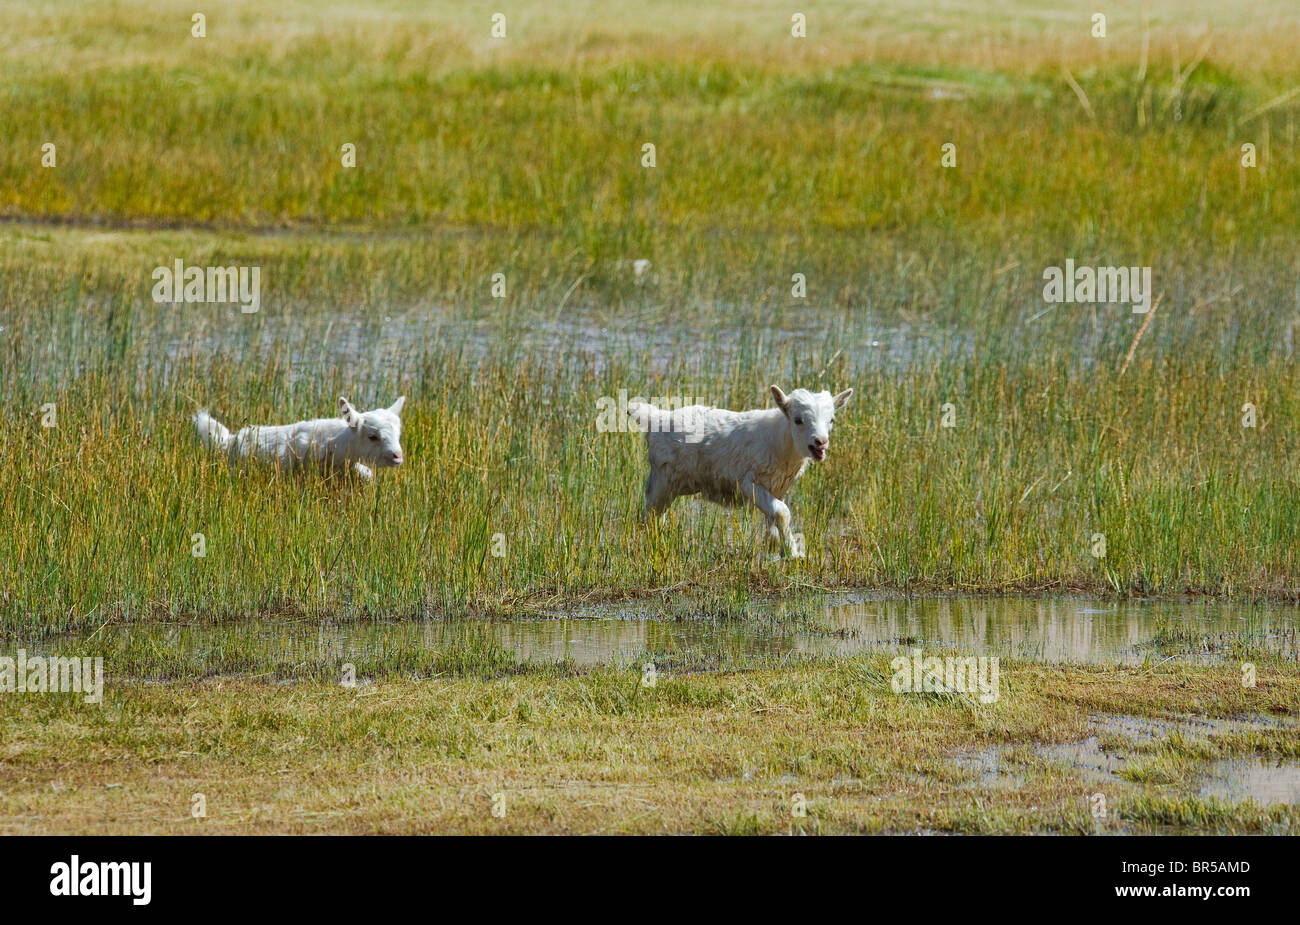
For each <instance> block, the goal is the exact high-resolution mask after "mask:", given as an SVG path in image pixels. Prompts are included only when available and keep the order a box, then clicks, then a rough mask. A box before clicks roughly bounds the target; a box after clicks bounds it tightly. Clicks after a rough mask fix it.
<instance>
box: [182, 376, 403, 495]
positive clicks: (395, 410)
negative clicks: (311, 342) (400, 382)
mask: <svg viewBox="0 0 1300 925" xmlns="http://www.w3.org/2000/svg"><path fill="white" fill-rule="evenodd" d="M405 402H406V396H405V395H403V396H402V397H401V398H399V399H397V401H395V402H393V404H392V405H391V406H390V407H388V408H381V409H379V410H377V411H366V412H364V413H362V412H360V411H357V409H356V408H354V407H352V405H351V404H350V403H349V402H348V400H347V399H346V398H339V416H338V417H336V418H316V419H315V420H311V421H299V422H298V423H296V424H280V425H268V426H254V427H245V428H243V429H241V430H240V431H239V433H237V434H231V432H230V431H229V430H227V429H226V427H225V426H224V425H223V424H222V423H221V422H220V421H218V420H216V419H215V418H213V417H212V416H211V415H209V414H208V412H207V411H206V410H200V411H199V412H198V413H197V414H195V415H194V429H195V430H196V431H198V434H199V439H200V440H202V441H203V443H204V445H205V446H207V447H208V448H209V449H213V450H217V451H220V452H222V453H227V454H229V455H230V456H231V458H232V459H234V458H239V459H244V458H248V457H252V458H255V459H261V460H265V461H267V462H274V463H276V464H277V465H279V466H283V467H284V468H286V469H293V468H299V467H306V466H317V467H320V468H323V469H333V470H335V471H337V472H346V471H347V470H348V469H349V468H351V469H353V470H354V471H355V472H356V473H357V475H359V476H361V477H362V478H365V479H369V478H371V477H372V476H373V475H374V473H373V472H372V471H371V470H370V466H380V467H387V466H400V465H401V464H402V462H403V460H404V459H405V457H404V455H403V453H402V417H401V414H402V405H403V404H404V403H405ZM366 463H369V464H370V466H367V465H366Z"/></svg>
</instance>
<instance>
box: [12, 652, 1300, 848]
mask: <svg viewBox="0 0 1300 925" xmlns="http://www.w3.org/2000/svg"><path fill="white" fill-rule="evenodd" d="M457 674H458V673H457V672H455V671H453V672H449V673H448V674H447V675H446V676H444V677H442V678H439V679H437V680H432V681H428V680H426V681H418V682H417V681H405V680H393V681H388V682H382V683H377V684H373V685H369V684H363V685H361V686H359V687H357V688H352V689H347V688H343V687H341V686H339V685H338V684H333V685H330V684H324V683H301V684H291V685H289V686H282V687H272V688H270V692H268V688H267V685H266V684H264V683H261V682H258V681H256V680H224V681H212V682H203V683H196V684H175V685H145V684H126V685H121V686H118V687H115V688H114V689H113V690H112V692H111V697H109V698H107V699H106V703H105V706H104V707H103V708H102V709H96V708H89V709H88V708H87V707H86V706H85V705H84V704H82V703H80V701H79V698H74V697H26V698H15V697H9V698H3V699H0V718H2V719H3V720H4V722H5V726H6V729H9V730H11V734H10V735H9V737H8V739H7V741H6V743H5V745H4V746H3V752H0V755H3V761H0V831H2V832H4V833H6V834H16V833H61V832H74V831H79V832H89V833H96V834H112V833H123V832H148V833H173V834H186V833H190V834H198V833H212V834H215V833H226V834H231V833H272V832H346V833H372V832H374V833H408V834H410V833H435V832H436V833H448V832H463V833H477V834H487V833H498V832H505V833H516V834H521V833H557V832H563V833H573V834H589V833H609V834H614V833H618V834H630V833H689V832H696V833H707V834H791V833H808V834H835V833H880V832H918V831H923V832H951V833H1018V832H1019V833H1024V832H1050V833H1061V834H1086V833H1102V834H1105V833H1159V832H1169V831H1182V832H1198V831H1199V832H1229V833H1232V832H1237V833H1273V834H1277V833H1284V832H1287V831H1291V832H1294V831H1295V826H1296V825H1297V824H1300V817H1297V807H1296V805H1294V804H1288V803H1287V802H1286V801H1285V799H1283V800H1280V801H1279V800H1276V799H1273V800H1270V799H1268V798H1267V795H1266V794H1257V795H1256V797H1255V798H1251V799H1245V800H1239V799H1238V800H1226V799H1221V798H1219V797H1217V796H1214V795H1213V794H1212V793H1207V792H1206V791H1205V789H1204V786H1203V782H1202V781H1203V776H1204V775H1205V773H1206V771H1207V768H1209V767H1211V766H1212V765H1213V763H1214V762H1220V761H1225V760H1228V761H1230V760H1232V759H1234V758H1235V759H1245V760H1255V761H1258V759H1257V758H1255V756H1257V755H1260V754H1265V755H1272V756H1276V757H1275V758H1274V759H1273V760H1274V761H1279V762H1285V761H1290V762H1291V763H1292V766H1293V767H1294V760H1295V759H1296V758H1297V757H1298V756H1300V752H1297V741H1298V740H1297V737H1296V734H1295V728H1294V726H1293V725H1292V726H1288V725H1278V726H1265V727H1263V728H1252V727H1247V728H1231V729H1227V730H1223V731H1220V732H1218V733H1216V734H1212V735H1208V736H1207V735H1198V734H1196V733H1195V732H1188V731H1187V730H1186V729H1185V728H1181V727H1180V726H1179V724H1178V723H1177V722H1172V723H1171V722H1170V721H1169V717H1170V716H1171V714H1172V715H1175V716H1187V715H1197V716H1220V715H1254V714H1256V712H1257V711H1262V712H1264V713H1265V714H1272V713H1284V714H1289V715H1290V716H1291V717H1292V718H1294V717H1295V715H1296V713H1297V710H1300V679H1298V678H1297V676H1296V673H1295V672H1294V670H1293V669H1292V668H1287V667H1285V666H1269V665H1267V664H1261V665H1260V670H1259V677H1258V683H1257V686H1256V687H1255V688H1253V689H1250V690H1246V689H1244V688H1243V687H1242V685H1241V684H1240V683H1239V680H1238V678H1237V677H1236V676H1235V675H1234V674H1233V673H1232V672H1224V671H1219V670H1217V669H1215V670H1205V669H1199V670H1198V669H1193V668H1187V667H1181V668H1174V669H1166V670H1164V671H1161V672H1153V671H1150V670H1145V669H1082V668H1080V669H1060V668H1051V669H1049V668H1044V667H1041V666H1034V665H1028V664H1018V665H1014V666H1012V665H1009V664H1008V665H1004V668H1003V677H1002V688H1003V696H1002V698H1001V699H1000V700H999V701H998V702H997V703H995V704H990V705H982V704H979V703H978V702H976V701H974V700H970V699H967V698H965V697H960V696H953V695H941V694H925V695H903V696H899V695H895V694H893V693H892V691H891V689H890V685H889V677H890V669H889V665H888V660H887V659H886V658H871V659H853V660H842V661H837V662H814V663H807V664H802V665H800V664H795V665H784V666H781V667H779V668H768V669H761V670H757V671H727V672H720V673H705V674H685V675H680V676H674V675H669V674H665V675H662V676H660V677H659V678H658V680H657V683H656V684H655V685H654V686H652V687H647V686H644V685H643V684H642V676H641V674H640V672H639V671H618V670H615V669H608V668H607V669H599V670H597V671H595V672H593V673H582V674H572V673H569V672H565V671H561V670H548V669H539V670H533V671H530V672H527V673H524V674H511V675H507V676H504V677H495V678H492V677H485V676H484V675H482V674H479V673H478V672H477V671H473V672H469V673H460V674H461V676H459V677H458V676H457ZM271 692H273V693H271ZM1114 714H1122V715H1124V716H1126V717H1133V716H1138V717H1143V716H1149V717H1159V718H1161V719H1162V721H1163V722H1164V723H1166V724H1168V725H1169V726H1170V729H1171V733H1170V734H1169V735H1167V736H1165V737H1164V738H1161V739H1158V740H1155V741H1144V740H1142V739H1141V737H1135V736H1133V735H1131V734H1126V733H1124V732H1108V731H1105V730H1101V731H1100V732H1099V731H1098V730H1097V729H1096V728H1095V726H1096V723H1095V721H1094V720H1093V719H1091V718H1090V717H1106V716H1111V715H1114ZM1094 734H1097V735H1100V744H1101V747H1103V748H1104V749H1105V750H1106V752H1107V753H1109V754H1110V755H1111V756H1112V759H1113V760H1114V761H1115V764H1116V770H1115V772H1114V773H1107V774H1102V775H1098V774H1097V773H1095V772H1091V771H1089V769H1087V768H1086V767H1081V766H1079V765H1078V764H1077V763H1071V762H1070V761H1068V760H1064V759H1063V758H1062V756H1061V755H1059V754H1056V753H1054V752H1053V750H1052V747H1053V745H1055V744H1059V743H1069V742H1074V741H1077V740H1080V739H1083V738H1084V737H1086V736H1089V735H1094ZM196 795H202V803H201V804H200V803H198V802H197V801H196ZM796 795H802V797H803V798H804V801H805V802H806V810H805V813H804V815H796V811H795V802H796V800H797V796H796ZM1098 795H1100V797H1101V798H1100V799H1099V798H1098ZM199 805H201V806H202V809H203V812H204V813H205V814H206V815H203V816H202V817H201V818H196V817H195V816H194V808H195V807H196V806H199ZM494 805H496V806H497V807H502V806H504V815H499V814H498V815H494V814H493V807H494ZM1099 807H1100V808H1104V810H1105V812H1104V814H1102V815H1100V816H1099V815H1097V814H1096V810H1097V808H1099Z"/></svg>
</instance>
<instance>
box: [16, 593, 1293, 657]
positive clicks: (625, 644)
mask: <svg viewBox="0 0 1300 925" xmlns="http://www.w3.org/2000/svg"><path fill="white" fill-rule="evenodd" d="M467 626H468V627H471V628H473V629H474V630H475V631H478V632H483V633H486V634H488V635H489V636H490V637H491V639H493V640H494V641H495V642H496V643H497V644H499V645H500V646H502V647H504V648H505V649H506V650H508V651H510V652H513V653H514V654H515V655H516V656H517V657H518V659H519V660H520V661H533V662H556V661H570V662H572V663H574V664H576V665H579V666H594V665H599V664H621V663H624V662H627V661H629V660H635V659H640V658H644V657H646V656H654V657H655V658H656V659H659V658H667V659H670V660H671V659H675V658H682V657H686V656H689V655H703V656H706V657H708V658H710V659H712V660H715V661H724V660H730V661H743V660H746V659H753V658H762V659H770V658H777V659H779V658H786V657H792V656H801V655H816V656H832V657H835V656H853V655H858V654H864V653H889V654H895V653H910V652H912V651H914V650H916V649H921V650H922V651H923V652H924V653H925V654H927V655H929V654H935V653H940V652H956V653H961V654H964V655H989V656H992V655H997V656H1003V657H1013V658H1018V659H1024V660H1029V661H1036V662H1045V663H1074V664H1091V665H1097V664H1106V665H1117V664H1122V665H1141V664H1144V663H1163V662H1176V661H1184V662H1196V663H1216V662H1228V661H1231V660H1233V659H1235V658H1238V657H1240V656H1242V655H1243V653H1246V652H1254V653H1258V652H1259V651H1261V650H1263V651H1268V652H1276V653H1280V654H1281V655H1282V656H1283V657H1284V658H1287V659H1290V660H1295V661H1297V662H1300V641H1298V640H1300V608H1296V607H1294V606H1278V605H1241V604H1236V605H1228V604H1215V603H1200V602H1195V603H1193V602H1187V603H1179V602H1167V601H1165V602H1158V603H1145V602H1121V603H1115V602H1110V603H1101V602H1096V601H1089V600H1086V599H1077V598H911V599H901V598H882V597H863V596H861V595H856V596H840V597H837V598H832V599H831V601H830V602H829V603H827V604H826V605H825V606H824V608H822V609H820V610H819V611H817V612H814V613H812V614H811V615H809V614H808V613H807V612H806V610H805V611H803V612H800V613H792V612H790V611H788V610H787V609H786V608H784V607H782V606H781V605H773V606H772V607H770V608H760V609H758V610H757V611H756V614H755V615H751V616H747V617H745V618H743V619H740V618H737V619H715V618H711V617H707V616H704V615H702V614H700V613H699V612H698V611H694V612H693V611H692V608H691V607H690V605H689V604H685V603H683V602H681V601H678V602H676V603H675V604H674V605H673V606H672V607H671V608H669V607H666V606H663V605H658V604H643V603H642V604H627V605H616V606H601V607H594V608H589V609H585V610H577V611H568V612H565V613H562V614H559V613H557V614H548V615H545V616H543V617H540V618H539V617H529V618H520V619H511V620H493V621H486V620H485V621H468V622H467V621H443V620H415V621H405V622H365V623H333V622H316V621H311V620H297V621H276V620H270V619H266V620H249V621H240V622H235V623H222V624H187V625H177V624H129V625H120V626H108V627H104V628H101V629H100V630H98V631H96V633H95V636H96V639H97V640H98V645H100V646H109V647H112V648H120V645H121V644H124V643H125V642H126V641H127V640H129V644H130V646H131V647H132V648H133V649H135V650H136V651H140V650H141V648H142V647H147V648H148V649H150V650H151V651H153V652H155V653H157V654H158V655H159V656H160V657H163V656H166V655H167V654H169V653H175V654H177V655H182V654H183V655H185V656H188V657H191V658H195V659H199V660H207V659H213V660H216V661H219V660H220V657H221V656H223V655H225V654H228V653H231V652H246V653H253V654H257V655H262V656H270V657H275V658H278V657H280V656H283V658H284V660H286V661H288V660H292V659H300V660H304V659H305V660H313V661H321V660H335V659H336V660H343V661H346V660H349V659H352V660H361V659H367V658H368V659H384V658H389V657H393V656H395V655H397V654H400V653H410V652H414V651H420V650H426V651H434V650H438V649H440V648H444V647H447V646H449V645H451V644H453V643H455V642H456V641H458V640H463V639H464V637H465V632H466V628H467ZM85 643H86V640H85V639H84V638H83V639H80V640H79V639H78V638H77V637H63V638H61V639H58V640H51V641H46V643H43V644H32V645H31V646H29V649H31V650H32V651H38V650H42V649H47V650H48V649H53V648H58V649H62V650H65V651H73V650H76V649H81V648H85Z"/></svg>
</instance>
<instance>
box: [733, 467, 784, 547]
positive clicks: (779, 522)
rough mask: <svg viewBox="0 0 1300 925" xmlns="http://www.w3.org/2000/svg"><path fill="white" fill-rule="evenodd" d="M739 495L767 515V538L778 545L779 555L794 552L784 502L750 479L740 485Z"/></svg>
mask: <svg viewBox="0 0 1300 925" xmlns="http://www.w3.org/2000/svg"><path fill="white" fill-rule="evenodd" d="M740 493H741V494H742V495H744V496H745V497H746V498H748V499H749V500H751V501H753V502H754V506H755V507H756V508H758V509H759V510H760V511H762V512H763V513H764V514H766V515H767V529H768V536H769V537H771V539H772V540H773V541H775V542H777V543H780V546H781V553H782V554H783V555H787V556H788V555H792V554H793V553H794V551H795V548H794V537H793V536H792V535H791V533H790V508H788V507H786V504H785V502H784V501H782V500H781V499H780V498H778V497H776V496H775V495H773V494H772V493H771V492H770V491H768V490H767V489H766V488H764V487H763V486H762V485H759V484H756V483H755V482H754V481H752V480H751V479H745V480H744V481H743V482H741V483H740Z"/></svg>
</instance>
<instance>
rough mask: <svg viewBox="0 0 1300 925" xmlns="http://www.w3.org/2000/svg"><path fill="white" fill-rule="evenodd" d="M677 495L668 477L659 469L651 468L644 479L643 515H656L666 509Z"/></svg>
mask: <svg viewBox="0 0 1300 925" xmlns="http://www.w3.org/2000/svg"><path fill="white" fill-rule="evenodd" d="M676 497H677V495H676V494H674V493H673V490H672V486H671V485H670V484H669V480H668V477H667V476H666V475H665V474H664V473H663V472H662V471H661V470H659V469H655V468H651V469H650V475H648V476H647V477H646V480H645V511H644V512H643V517H645V518H650V517H657V516H658V515H660V514H662V513H663V512H664V511H666V510H668V505H670V504H672V503H673V499H674V498H676Z"/></svg>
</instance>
